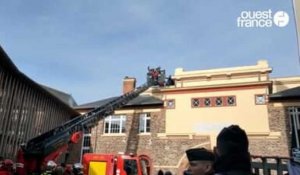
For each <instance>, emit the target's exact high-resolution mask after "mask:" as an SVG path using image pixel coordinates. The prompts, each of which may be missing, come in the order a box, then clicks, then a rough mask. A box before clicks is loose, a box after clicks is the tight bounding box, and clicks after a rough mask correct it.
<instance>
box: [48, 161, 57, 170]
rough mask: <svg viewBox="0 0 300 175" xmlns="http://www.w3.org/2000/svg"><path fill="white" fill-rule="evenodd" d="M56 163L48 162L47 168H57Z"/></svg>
mask: <svg viewBox="0 0 300 175" xmlns="http://www.w3.org/2000/svg"><path fill="white" fill-rule="evenodd" d="M56 165H57V164H56V163H55V162H54V161H53V160H49V161H48V162H47V168H51V169H52V168H55V167H56Z"/></svg>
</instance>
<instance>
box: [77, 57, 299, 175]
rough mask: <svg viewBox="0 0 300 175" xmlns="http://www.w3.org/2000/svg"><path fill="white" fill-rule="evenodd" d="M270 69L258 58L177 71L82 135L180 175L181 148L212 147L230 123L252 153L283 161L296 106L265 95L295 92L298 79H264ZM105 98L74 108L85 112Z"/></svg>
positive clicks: (95, 147)
mask: <svg viewBox="0 0 300 175" xmlns="http://www.w3.org/2000/svg"><path fill="white" fill-rule="evenodd" d="M271 71H272V69H271V68H270V67H269V65H268V63H267V61H264V60H261V61H258V62H257V64H256V65H252V66H243V67H233V68H221V69H211V70H199V71H184V70H183V69H182V68H178V69H176V70H175V73H174V75H173V76H172V78H173V80H174V82H175V84H174V85H173V86H166V87H151V88H150V89H148V90H147V91H146V92H144V93H143V94H141V95H140V96H139V97H138V98H137V99H134V100H133V101H131V102H130V103H129V104H127V105H126V106H125V107H123V108H122V109H119V110H116V111H115V113H114V115H112V116H108V117H107V118H105V119H104V120H102V121H100V122H99V124H98V126H96V127H95V128H93V129H92V130H91V133H90V135H89V136H90V138H89V140H90V142H89V151H90V152H95V153H118V152H126V153H136V154H147V155H149V156H150V157H151V158H152V160H153V168H154V170H155V172H156V171H157V170H159V169H162V170H169V171H172V172H173V173H176V174H177V173H178V174H180V173H182V171H183V169H185V168H186V167H187V163H188V162H187V159H186V157H185V150H187V149H189V148H193V147H206V148H208V149H213V147H214V146H215V145H216V136H217V134H218V133H219V131H220V130H221V129H222V128H223V127H225V126H229V125H231V124H237V125H239V126H241V127H242V128H244V129H245V130H246V132H247V135H248V137H249V141H250V151H251V154H252V155H262V156H289V155H290V150H291V143H292V141H291V138H292V134H291V132H290V131H291V123H290V120H289V115H290V114H289V112H288V109H289V106H291V105H292V106H297V105H299V104H300V103H299V104H298V103H297V102H295V103H293V104H286V103H285V104H284V103H283V102H282V99H280V100H279V101H278V100H277V101H276V100H274V99H273V100H270V98H269V96H270V95H272V94H274V93H276V92H280V91H283V90H286V89H290V88H292V87H297V86H298V85H299V84H300V81H299V80H300V79H297V78H294V79H293V78H281V79H271V78H270V77H269V74H270V73H271ZM280 82H281V83H280ZM123 83H124V85H123V88H124V89H123V92H128V91H130V90H132V89H133V88H134V87H135V84H134V83H135V80H134V79H133V78H126V79H125V80H124V82H123ZM130 83H132V84H130ZM283 84H284V85H283ZM142 99H143V100H142ZM109 100H110V99H104V100H101V101H98V102H93V103H89V104H85V105H81V106H78V107H76V109H77V110H78V111H80V112H82V113H84V112H85V111H88V110H90V109H93V108H95V107H96V106H100V105H101V104H104V102H105V101H109Z"/></svg>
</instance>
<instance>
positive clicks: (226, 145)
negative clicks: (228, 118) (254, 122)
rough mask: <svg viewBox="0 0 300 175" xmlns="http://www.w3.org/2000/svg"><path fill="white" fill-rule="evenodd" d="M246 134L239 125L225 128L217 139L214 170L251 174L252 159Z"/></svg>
mask: <svg viewBox="0 0 300 175" xmlns="http://www.w3.org/2000/svg"><path fill="white" fill-rule="evenodd" d="M248 149H249V141H248V138H247V134H246V132H245V131H244V130H243V129H241V128H240V127H239V126H237V125H231V126H229V127H225V128H223V129H222V131H221V132H220V133H219V135H218V137H217V148H216V150H217V151H216V153H217V159H216V161H215V163H214V170H215V172H217V173H220V172H228V171H243V172H247V173H250V172H251V157H250V153H249V150H248Z"/></svg>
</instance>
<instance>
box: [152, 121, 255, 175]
mask: <svg viewBox="0 0 300 175" xmlns="http://www.w3.org/2000/svg"><path fill="white" fill-rule="evenodd" d="M186 156H187V158H188V161H189V167H188V169H187V170H185V171H184V173H183V174H184V175H251V174H252V173H251V157H250V153H249V142H248V138H247V135H246V132H245V131H244V130H243V129H241V128H240V127H239V126H237V125H231V126H229V127H225V128H223V129H222V130H221V132H220V133H219V135H218V136H217V145H216V147H215V149H214V150H213V151H210V150H208V149H205V148H192V149H189V150H187V151H186ZM158 174H159V175H166V174H167V173H166V172H165V173H163V172H162V171H159V172H158ZM168 175H170V173H169V174H168Z"/></svg>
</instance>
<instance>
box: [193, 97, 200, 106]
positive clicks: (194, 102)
mask: <svg viewBox="0 0 300 175" xmlns="http://www.w3.org/2000/svg"><path fill="white" fill-rule="evenodd" d="M192 107H193V108H195V107H200V99H199V98H193V99H192Z"/></svg>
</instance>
